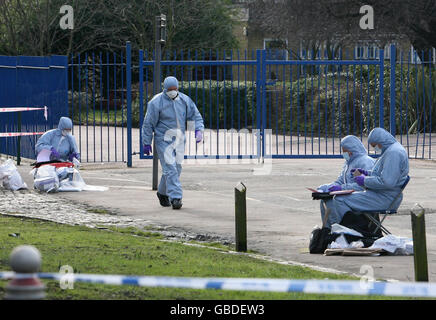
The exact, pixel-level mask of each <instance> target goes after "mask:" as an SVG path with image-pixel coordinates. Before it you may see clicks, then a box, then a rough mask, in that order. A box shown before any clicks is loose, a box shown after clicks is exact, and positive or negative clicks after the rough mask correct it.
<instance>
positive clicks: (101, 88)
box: [100, 52, 104, 162]
mask: <svg viewBox="0 0 436 320" xmlns="http://www.w3.org/2000/svg"><path fill="white" fill-rule="evenodd" d="M103 70H104V67H103V55H102V53H101V52H100V161H101V162H103V95H104V93H103Z"/></svg>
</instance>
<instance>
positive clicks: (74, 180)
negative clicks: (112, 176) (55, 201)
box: [30, 165, 108, 193]
mask: <svg viewBox="0 0 436 320" xmlns="http://www.w3.org/2000/svg"><path fill="white" fill-rule="evenodd" d="M30 174H33V175H34V188H35V189H38V190H40V191H42V192H47V193H51V192H80V191H107V190H108V188H107V187H100V186H91V185H87V184H86V183H85V181H84V180H83V179H82V177H81V175H80V173H79V171H78V170H77V169H75V168H73V167H61V168H56V167H54V166H51V165H44V166H41V167H39V168H35V169H33V170H32V171H30Z"/></svg>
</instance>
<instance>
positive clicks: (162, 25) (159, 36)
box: [152, 14, 166, 190]
mask: <svg viewBox="0 0 436 320" xmlns="http://www.w3.org/2000/svg"><path fill="white" fill-rule="evenodd" d="M165 30H166V16H165V15H164V14H161V15H159V16H156V17H155V39H154V44H155V46H154V47H155V55H154V74H153V77H154V85H153V94H154V95H156V94H158V93H159V92H160V91H161V51H162V47H161V46H162V45H164V44H165V38H166V33H165ZM158 168H159V156H158V154H157V149H156V139H155V138H154V137H153V177H152V189H153V190H157V184H158V181H157V180H158Z"/></svg>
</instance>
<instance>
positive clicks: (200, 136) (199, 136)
mask: <svg viewBox="0 0 436 320" xmlns="http://www.w3.org/2000/svg"><path fill="white" fill-rule="evenodd" d="M201 140H203V132H201V130H195V141H196V142H197V143H199V142H201Z"/></svg>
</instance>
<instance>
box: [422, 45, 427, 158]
mask: <svg viewBox="0 0 436 320" xmlns="http://www.w3.org/2000/svg"><path fill="white" fill-rule="evenodd" d="M422 59H423V61H422V115H423V118H424V121H423V122H424V123H423V139H422V158H423V159H424V152H425V125H426V122H427V121H426V112H425V102H426V101H425V100H426V92H425V63H426V61H425V52H424V50H423V51H422Z"/></svg>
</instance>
